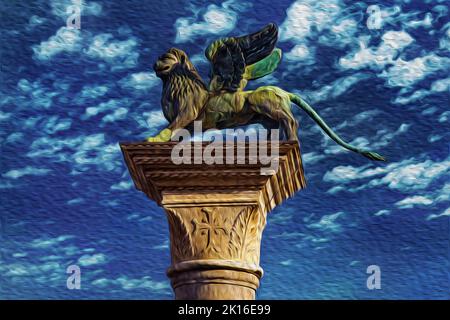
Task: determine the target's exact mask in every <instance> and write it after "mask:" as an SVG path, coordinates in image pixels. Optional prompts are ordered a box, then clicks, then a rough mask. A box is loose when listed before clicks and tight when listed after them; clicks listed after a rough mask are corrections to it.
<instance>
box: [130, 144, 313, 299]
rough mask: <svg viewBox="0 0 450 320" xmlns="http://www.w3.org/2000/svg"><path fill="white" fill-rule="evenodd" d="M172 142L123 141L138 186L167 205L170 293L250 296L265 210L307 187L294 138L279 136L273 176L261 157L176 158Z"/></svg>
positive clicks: (256, 279)
mask: <svg viewBox="0 0 450 320" xmlns="http://www.w3.org/2000/svg"><path fill="white" fill-rule="evenodd" d="M175 145H176V143H174V142H170V143H122V144H121V148H122V152H123V154H124V158H125V161H126V163H127V166H128V169H129V171H130V173H131V176H132V178H133V181H134V183H135V186H136V188H137V189H138V190H141V191H142V192H144V193H145V194H146V195H147V196H148V197H149V198H150V199H152V200H154V201H156V202H157V203H158V204H159V205H160V206H162V207H163V208H164V210H165V211H166V214H167V219H168V222H169V228H170V250H171V257H172V265H171V266H170V267H169V269H168V271H167V275H168V276H169V277H170V279H171V283H172V287H173V290H174V292H175V298H176V299H255V292H256V289H257V288H258V286H259V280H260V278H261V277H262V274H263V270H262V269H261V267H260V266H259V257H260V244H261V237H262V232H263V229H264V227H265V225H266V215H267V213H268V212H269V211H270V210H271V209H273V208H274V207H275V206H276V205H278V204H280V203H281V202H282V201H283V200H284V199H286V198H288V197H290V196H292V195H293V194H294V193H295V192H296V191H298V190H300V189H302V188H303V187H304V186H305V179H304V175H303V168H302V162H301V157H300V150H299V147H298V143H297V142H282V143H280V148H279V168H278V170H277V172H276V173H274V174H272V175H261V170H260V169H261V167H262V165H261V163H259V162H257V163H256V164H248V162H249V161H246V164H214V165H207V164H205V163H203V164H194V163H193V162H194V161H192V164H179V165H176V164H174V163H173V162H172V160H171V152H172V148H173V147H174V146H175ZM206 146H207V144H206V143H204V144H202V145H201V148H203V149H204V148H205V147H206ZM233 148H234V149H236V147H233ZM231 151H233V150H231ZM246 151H247V153H246V154H247V157H248V145H247V150H246ZM226 152H230V150H227V148H226V147H223V155H225V154H226ZM224 162H225V161H224Z"/></svg>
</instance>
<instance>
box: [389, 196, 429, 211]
mask: <svg viewBox="0 0 450 320" xmlns="http://www.w3.org/2000/svg"><path fill="white" fill-rule="evenodd" d="M432 203H433V200H431V199H429V198H427V197H424V196H411V197H407V198H405V199H403V200H400V201H397V202H396V203H395V205H396V206H397V207H399V208H401V209H406V208H413V207H414V206H416V205H425V206H427V205H430V204H432Z"/></svg>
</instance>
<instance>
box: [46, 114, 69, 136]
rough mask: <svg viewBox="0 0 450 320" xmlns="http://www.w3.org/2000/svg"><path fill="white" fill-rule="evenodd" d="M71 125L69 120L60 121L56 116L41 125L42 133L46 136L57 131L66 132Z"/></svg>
mask: <svg viewBox="0 0 450 320" xmlns="http://www.w3.org/2000/svg"><path fill="white" fill-rule="evenodd" d="M71 125H72V120H71V119H68V118H65V119H60V118H59V117H58V116H51V117H50V118H48V119H47V120H46V121H45V122H44V123H43V131H44V132H46V133H48V134H54V133H57V132H59V131H65V130H68V129H69V128H70V127H71Z"/></svg>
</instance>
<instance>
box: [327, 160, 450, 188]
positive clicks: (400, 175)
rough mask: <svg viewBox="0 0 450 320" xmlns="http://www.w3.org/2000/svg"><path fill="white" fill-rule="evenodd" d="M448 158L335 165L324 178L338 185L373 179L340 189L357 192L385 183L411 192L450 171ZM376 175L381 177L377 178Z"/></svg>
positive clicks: (424, 186) (425, 186)
mask: <svg viewBox="0 0 450 320" xmlns="http://www.w3.org/2000/svg"><path fill="white" fill-rule="evenodd" d="M449 168H450V160H448V159H446V160H443V161H441V162H435V161H432V160H429V159H428V160H425V161H422V162H418V161H417V160H416V159H414V158H411V159H407V160H403V161H400V162H394V163H391V164H389V165H387V166H386V167H376V168H369V165H366V166H362V167H357V168H355V167H352V166H338V167H335V168H333V169H332V170H331V171H327V172H326V173H325V175H324V177H323V180H324V181H326V182H335V183H340V184H345V183H350V182H355V181H358V180H364V179H367V178H373V180H370V181H369V182H367V183H364V184H361V185H360V186H358V187H355V188H350V187H346V188H343V190H348V191H359V190H362V189H365V188H371V187H377V186H383V185H385V186H387V187H389V188H390V189H394V190H400V191H414V190H423V189H426V188H427V187H428V186H429V185H430V183H431V182H433V181H435V180H437V179H438V178H440V177H442V176H444V175H446V174H448V171H449V170H450V169H449ZM377 176H382V177H379V178H376V177H377Z"/></svg>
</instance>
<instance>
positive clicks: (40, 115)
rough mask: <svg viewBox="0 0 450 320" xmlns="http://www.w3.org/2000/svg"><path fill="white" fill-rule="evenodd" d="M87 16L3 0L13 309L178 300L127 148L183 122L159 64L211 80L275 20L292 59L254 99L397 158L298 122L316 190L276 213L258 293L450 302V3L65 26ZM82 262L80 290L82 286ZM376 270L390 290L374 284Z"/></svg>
mask: <svg viewBox="0 0 450 320" xmlns="http://www.w3.org/2000/svg"><path fill="white" fill-rule="evenodd" d="M70 4H71V1H62V0H61V1H56V0H50V1H27V2H26V3H25V2H13V1H11V2H9V1H8V2H7V1H2V2H1V4H0V10H1V11H2V16H3V18H2V33H1V51H0V53H1V62H2V71H1V82H0V124H1V125H0V145H1V158H0V159H1V162H0V199H1V202H0V203H1V213H0V222H1V225H0V231H1V234H0V240H1V246H0V253H1V255H0V298H2V299H7V298H39V299H46V298H60V299H78V298H82V299H103V298H125V299H127V298H129V299H170V298H171V297H172V294H171V290H170V285H169V282H168V280H167V279H166V277H165V269H166V268H167V267H168V265H169V264H170V256H169V247H168V230H167V222H166V218H165V216H164V213H163V212H162V210H161V209H160V208H158V207H157V206H156V205H155V204H154V203H152V202H150V201H149V200H148V199H147V198H146V197H145V196H144V195H143V194H140V193H139V192H138V191H136V190H135V189H134V187H133V184H132V182H131V180H130V176H129V174H128V172H127V170H126V167H125V165H124V162H123V160H122V156H121V153H120V150H119V146H118V142H119V141H139V140H143V139H144V138H146V137H147V136H150V135H153V134H155V133H157V132H158V131H159V130H160V129H161V128H163V127H164V126H165V125H166V124H167V123H166V120H165V119H164V117H163V115H162V112H161V109H160V104H159V100H160V94H161V83H160V80H159V79H158V78H157V77H156V76H155V74H154V73H153V70H152V68H151V66H152V65H153V63H154V61H155V59H156V58H157V57H158V56H159V55H160V54H161V53H163V52H164V51H165V50H166V49H168V48H170V47H172V46H176V47H179V48H181V49H183V50H185V51H186V52H187V53H188V54H189V56H190V58H191V60H192V61H193V62H194V63H195V65H196V66H197V67H198V69H199V71H200V73H201V74H202V75H203V76H204V78H205V80H207V74H208V68H209V66H208V63H207V61H206V59H205V57H204V56H203V50H204V48H205V47H206V46H207V45H208V43H210V42H211V41H213V40H215V39H217V38H219V37H221V36H227V35H242V34H246V33H249V32H253V31H255V30H258V29H259V28H260V27H262V26H263V25H265V24H267V23H269V22H275V23H277V24H278V26H279V27H280V36H279V44H278V46H279V47H280V48H281V49H282V50H283V53H284V56H283V60H282V63H281V64H280V66H279V68H278V69H277V71H276V72H274V73H273V74H271V75H270V76H267V77H264V78H262V79H258V80H257V81H254V82H253V83H252V84H250V88H251V87H253V88H254V87H256V86H259V85H268V84H271V85H277V86H280V87H282V88H284V89H286V90H288V91H291V92H295V93H297V94H300V95H301V96H302V97H304V98H305V99H306V100H307V101H309V102H310V103H311V104H312V105H313V106H314V107H315V108H316V109H317V111H318V112H319V113H320V114H321V116H322V117H323V118H324V119H326V121H327V122H328V123H329V124H330V125H331V126H332V127H333V128H334V129H336V131H337V132H338V133H339V134H340V135H341V136H342V137H343V138H345V140H347V141H349V142H351V143H353V144H355V145H358V146H360V147H367V148H369V149H372V150H376V151H378V152H379V153H381V154H382V155H385V156H387V158H388V159H389V161H388V162H387V163H381V164H380V163H373V162H369V161H368V160H367V159H365V158H363V157H360V156H358V155H355V154H353V153H349V152H347V151H345V150H343V149H342V148H340V147H339V146H337V145H336V144H335V143H334V142H333V141H331V140H330V139H329V138H328V137H326V136H325V135H324V134H323V133H321V131H320V129H319V128H318V127H317V126H316V125H315V124H314V123H313V122H312V121H310V120H309V119H308V118H307V116H306V115H305V114H304V113H301V111H295V114H296V117H297V118H298V119H299V122H300V130H299V135H300V140H301V150H302V154H303V160H304V166H305V172H306V178H307V181H308V187H307V189H305V190H303V191H301V192H299V193H298V194H297V195H296V196H295V197H293V198H292V199H290V200H288V201H286V203H284V204H283V205H282V206H280V207H278V208H276V209H275V210H274V211H273V212H272V213H270V214H269V218H268V225H267V227H266V230H265V232H264V236H263V243H262V254H261V256H262V260H261V265H262V267H263V268H264V269H265V276H264V278H263V279H262V283H261V288H260V290H259V292H258V297H259V298H263V299H269V298H273V299H327V298H334V299H336V298H341V299H381V298H386V299H395V298H397V299H418V298H422V299H430V298H439V299H445V298H448V297H449V292H450V291H449V276H448V272H449V254H450V253H449V216H450V206H449V197H450V183H449V181H450V179H449V167H450V166H449V165H450V158H449V151H450V148H449V146H450V145H449V131H450V130H449V129H450V126H449V118H450V110H449V107H448V106H449V103H448V102H449V88H450V78H449V68H450V52H449V50H450V21H449V13H448V10H449V8H448V5H447V3H446V2H445V1H439V0H426V1H412V0H411V1H400V0H398V1H366V2H362V1H361V2H354V1H344V0H331V1H313V0H299V1H292V0H291V1H287V0H283V1H277V2H274V1H265V0H263V1H258V2H251V1H234V0H228V1H212V2H209V3H208V4H206V3H205V2H203V1H164V2H153V1H147V2H143V1H135V0H133V1H127V2H126V3H125V2H119V1H84V2H83V7H82V11H81V29H80V30H76V29H69V28H67V27H66V20H67V17H68V15H67V13H66V8H67V7H68V6H69V5H70ZM373 5H377V6H378V8H379V9H380V17H381V20H377V21H375V22H374V21H372V20H370V19H371V17H369V15H368V13H367V10H368V8H369V7H370V6H373ZM371 8H372V9H373V8H374V7H371ZM373 23H375V25H376V28H374V24H373ZM71 264H77V265H79V266H80V268H81V272H82V280H81V290H68V289H67V288H66V279H67V274H66V273H65V271H66V268H67V266H69V265H71ZM372 264H376V265H379V266H380V269H381V274H382V289H381V290H368V289H367V287H366V279H367V276H368V275H367V274H366V268H367V266H369V265H372Z"/></svg>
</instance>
